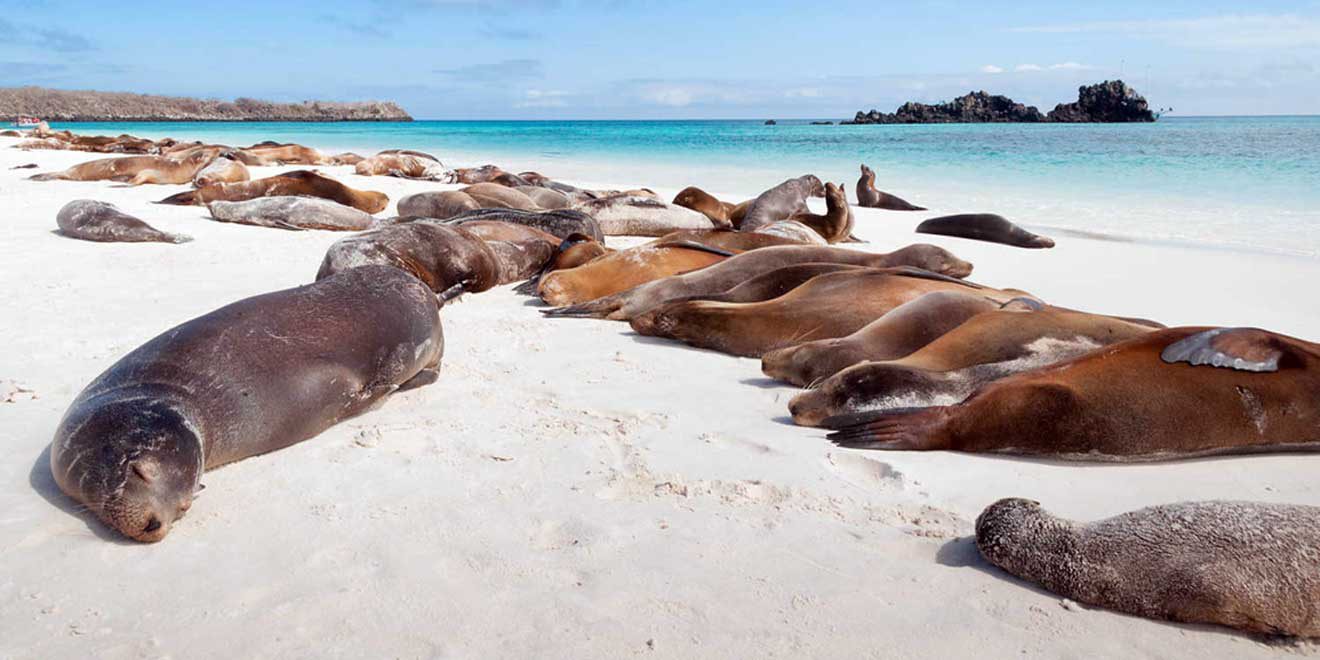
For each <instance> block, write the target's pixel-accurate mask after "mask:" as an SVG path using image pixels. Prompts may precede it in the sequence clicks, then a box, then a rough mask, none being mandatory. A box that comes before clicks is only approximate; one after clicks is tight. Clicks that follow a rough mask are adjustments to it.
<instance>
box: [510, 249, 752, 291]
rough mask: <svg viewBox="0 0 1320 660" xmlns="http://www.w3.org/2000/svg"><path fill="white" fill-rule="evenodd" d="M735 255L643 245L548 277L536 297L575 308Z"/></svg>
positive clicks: (547, 275)
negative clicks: (589, 301)
mask: <svg viewBox="0 0 1320 660" xmlns="http://www.w3.org/2000/svg"><path fill="white" fill-rule="evenodd" d="M732 255H733V253H732V252H729V251H727V250H720V249H718V248H711V247H707V246H704V245H701V244H699V243H693V244H690V245H686V246H677V245H673V246H669V247H651V246H645V245H640V246H637V247H634V248H630V249H627V250H619V251H617V252H613V253H611V254H607V255H603V256H601V257H599V258H596V259H594V260H592V261H590V262H588V263H586V264H583V265H581V266H578V267H576V268H569V269H566V270H557V271H554V272H552V273H547V274H546V275H544V276H543V277H542V278H541V281H540V284H539V285H538V286H537V291H536V293H537V295H538V296H540V297H541V300H544V301H545V302H546V303H547V304H550V305H572V304H576V303H580V302H586V301H588V300H595V299H597V298H600V297H603V296H608V295H610V294H614V293H618V292H620V291H626V290H628V289H631V288H633V287H635V286H638V285H640V284H644V283H646V282H650V281H653V280H657V279H660V278H662V277H668V276H670V275H677V274H680V273H686V272H689V271H694V270H698V269H701V268H705V267H706V266H709V265H711V264H713V263H718V262H720V261H723V260H724V259H727V258H728V257H730V256H732Z"/></svg>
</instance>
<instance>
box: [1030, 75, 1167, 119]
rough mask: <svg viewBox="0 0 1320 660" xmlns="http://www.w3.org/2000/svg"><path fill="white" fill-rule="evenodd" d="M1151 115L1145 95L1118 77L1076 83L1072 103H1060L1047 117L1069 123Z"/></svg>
mask: <svg viewBox="0 0 1320 660" xmlns="http://www.w3.org/2000/svg"><path fill="white" fill-rule="evenodd" d="M1155 119H1156V117H1155V113H1154V112H1151V110H1150V106H1149V105H1148V104H1147V103H1146V99H1145V97H1143V96H1141V95H1140V94H1138V93H1137V91H1136V90H1134V89H1132V88H1131V87H1128V86H1127V84H1126V83H1124V82H1123V81H1122V80H1106V81H1104V82H1102V83H1098V84H1095V85H1083V86H1081V87H1078V88H1077V101H1076V102H1075V103H1060V104H1059V105H1056V106H1054V109H1053V110H1051V111H1050V114H1049V120H1050V121H1057V122H1069V123H1077V122H1115V123H1116V122H1142V121H1146V122H1149V121H1155Z"/></svg>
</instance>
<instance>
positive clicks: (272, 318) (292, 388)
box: [50, 266, 444, 542]
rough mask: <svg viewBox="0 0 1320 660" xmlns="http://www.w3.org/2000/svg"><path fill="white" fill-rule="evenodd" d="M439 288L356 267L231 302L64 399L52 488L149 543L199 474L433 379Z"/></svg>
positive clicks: (184, 501)
mask: <svg viewBox="0 0 1320 660" xmlns="http://www.w3.org/2000/svg"><path fill="white" fill-rule="evenodd" d="M443 353H444V335H443V333H442V331H441V327H440V316H439V305H438V303H437V301H436V297H435V295H434V294H432V293H431V292H430V291H428V290H427V289H426V287H425V286H423V285H422V283H421V282H419V281H418V280H417V279H416V278H414V277H412V276H411V275H409V274H407V273H405V272H403V271H401V270H399V269H397V268H391V267H386V266H364V267H362V268H354V269H352V270H348V271H345V272H343V273H340V274H338V275H336V276H334V277H330V278H327V279H324V280H321V281H319V282H316V283H314V284H308V285H305V286H300V287H297V288H293V289H286V290H283V291H276V292H274V293H267V294H264V295H260V296H254V297H252V298H247V299H244V300H240V301H238V302H236V303H233V304H231V305H227V306H225V307H222V308H220V309H218V310H216V311H213V312H211V313H209V314H205V315H203V316H200V317H198V318H195V319H193V320H191V321H187V322H185V323H183V324H182V325H179V326H176V327H174V328H172V329H170V330H167V331H166V332H165V333H163V334H161V335H159V336H157V337H156V338H155V339H152V340H151V341H149V342H147V343H146V344H144V345H143V346H141V347H139V348H138V349H136V350H134V351H133V352H131V353H129V354H128V355H126V356H124V357H123V358H122V359H120V360H119V361H118V362H116V363H115V364H114V365H112V366H111V367H110V368H109V369H107V370H106V371H105V373H103V374H101V375H100V376H99V377H97V378H96V380H94V381H92V383H91V384H90V385H88V386H87V388H86V389H84V390H83V391H82V393H81V394H79V395H78V397H77V398H76V399H75V400H74V401H73V404H72V405H70V407H69V410H68V412H66V413H65V414H64V419H63V420H62V421H61V422H60V426H59V429H58V430H57V431H56V433H55V438H54V440H53V441H52V442H51V447H50V467H51V472H52V474H53V475H54V477H55V483H56V484H58V485H59V487H60V490H62V491H64V492H65V493H66V494H68V495H69V496H70V497H72V498H74V499H75V500H77V501H78V502H79V503H81V504H83V505H84V506H86V507H87V508H88V509H89V510H90V511H92V512H93V513H95V514H96V515H97V517H99V518H100V519H101V520H102V521H103V522H104V523H105V524H106V525H108V526H110V527H112V528H114V529H116V530H118V531H119V532H120V533H122V534H124V535H125V536H127V537H129V538H132V539H135V540H138V541H144V542H154V541H159V540H161V539H162V538H164V537H165V535H166V534H167V533H168V532H169V530H170V528H171V527H172V525H173V524H174V523H175V522H176V521H177V520H178V519H179V518H180V517H181V516H182V515H183V514H184V512H186V511H187V510H188V508H189V507H190V506H191V504H192V500H193V495H194V494H195V493H196V492H197V491H198V490H199V489H200V487H201V486H200V483H199V480H200V478H201V475H202V472H203V471H204V470H209V469H212V468H215V467H218V466H221V465H224V464H226V463H232V462H234V461H237V460H240V459H243V458H246V457H248V456H254V455H257V454H264V453H267V452H271V451H275V450H277V449H282V448H284V447H287V446H289V445H292V444H294V443H297V442H300V441H303V440H306V439H308V438H311V437H313V436H316V435H317V434H319V433H320V432H322V431H324V430H325V429H327V428H329V427H331V426H333V425H335V424H336V423H338V422H340V421H342V420H344V419H346V418H349V417H352V416H354V415H357V414H359V413H362V412H364V411H366V410H368V409H370V408H371V407H372V406H373V405H375V404H377V403H378V402H380V401H382V400H383V399H384V398H385V397H387V396H388V395H389V394H391V393H392V392H395V391H397V390H401V389H408V388H410V387H416V386H420V385H425V384H427V383H429V382H432V381H434V379H435V376H436V373H437V369H438V367H439V365H440V358H441V355H442V354H443Z"/></svg>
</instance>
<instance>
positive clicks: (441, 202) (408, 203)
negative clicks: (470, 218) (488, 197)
mask: <svg viewBox="0 0 1320 660" xmlns="http://www.w3.org/2000/svg"><path fill="white" fill-rule="evenodd" d="M479 208H481V204H480V203H479V202H477V200H475V199H473V198H472V196H471V195H469V194H467V193H464V192H459V191H457V190H441V191H434V190H433V191H428V192H420V193H413V194H411V195H407V196H405V197H403V198H402V199H400V200H399V204H398V209H399V215H401V216H413V217H418V218H436V219H437V220H444V219H446V218H452V217H454V216H456V215H458V214H460V213H463V212H464V211H475V210H477V209H479Z"/></svg>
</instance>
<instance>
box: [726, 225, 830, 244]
mask: <svg viewBox="0 0 1320 660" xmlns="http://www.w3.org/2000/svg"><path fill="white" fill-rule="evenodd" d="M746 233H752V234H762V235H765V236H774V237H776V238H782V239H784V240H786V241H792V242H794V243H799V244H806V245H829V242H828V241H826V240H825V239H824V238H823V237H821V235H820V234H819V233H818V232H817V231H816V230H815V229H812V228H811V227H808V226H806V225H804V224H802V223H801V222H798V221H797V220H776V221H775V222H772V223H770V224H768V225H761V226H760V227H757V228H756V229H754V230H752V231H750V232H746Z"/></svg>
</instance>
